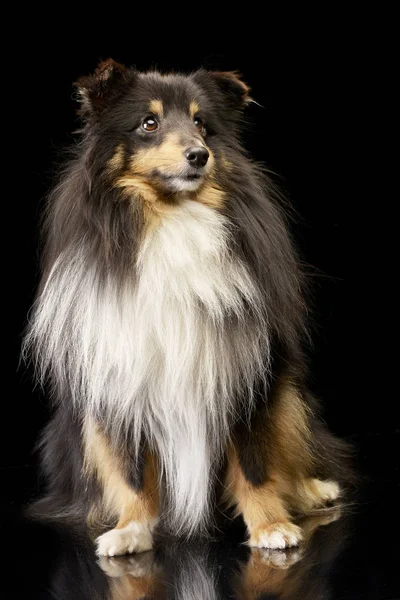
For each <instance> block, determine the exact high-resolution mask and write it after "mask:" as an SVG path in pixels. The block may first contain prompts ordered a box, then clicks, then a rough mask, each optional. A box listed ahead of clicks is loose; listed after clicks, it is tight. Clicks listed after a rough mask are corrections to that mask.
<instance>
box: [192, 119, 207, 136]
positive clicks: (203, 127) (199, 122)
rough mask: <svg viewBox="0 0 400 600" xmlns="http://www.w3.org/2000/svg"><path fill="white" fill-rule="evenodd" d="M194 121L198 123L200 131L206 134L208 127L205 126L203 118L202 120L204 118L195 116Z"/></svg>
mask: <svg viewBox="0 0 400 600" xmlns="http://www.w3.org/2000/svg"><path fill="white" fill-rule="evenodd" d="M193 123H194V124H195V125H196V127H197V129H198V130H199V131H200V133H201V134H202V135H204V134H205V132H206V128H205V126H204V123H203V120H202V119H200V117H195V118H194V119H193Z"/></svg>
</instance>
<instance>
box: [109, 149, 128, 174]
mask: <svg viewBox="0 0 400 600" xmlns="http://www.w3.org/2000/svg"><path fill="white" fill-rule="evenodd" d="M124 160H125V149H124V145H123V144H119V146H117V149H116V150H115V152H114V155H113V157H112V158H110V160H109V161H108V166H109V168H110V170H111V171H117V170H119V169H122V167H123V166H124Z"/></svg>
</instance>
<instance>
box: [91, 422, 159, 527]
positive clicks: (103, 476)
mask: <svg viewBox="0 0 400 600" xmlns="http://www.w3.org/2000/svg"><path fill="white" fill-rule="evenodd" d="M84 448H85V449H84V456H85V459H84V470H85V472H86V473H87V474H88V475H89V474H92V475H95V476H96V478H97V480H98V482H99V483H100V485H101V487H102V490H103V495H102V503H101V504H102V505H101V508H100V510H99V509H96V508H95V507H92V510H91V512H90V514H89V517H88V520H89V521H91V522H93V521H98V520H100V522H101V521H102V520H103V518H105V520H106V521H107V520H109V519H110V518H112V519H118V524H117V527H124V526H125V525H126V524H127V523H128V522H129V521H132V520H136V521H147V520H149V519H153V518H155V516H156V515H157V511H158V492H157V476H156V467H155V461H154V458H153V457H152V456H151V455H150V454H149V455H148V456H147V460H146V467H145V473H144V485H143V489H142V490H141V491H140V492H135V490H133V489H132V488H131V487H130V486H129V485H128V483H127V481H126V479H125V477H124V470H123V465H122V461H121V459H120V458H119V457H118V456H117V455H116V454H115V453H114V452H113V451H112V449H111V447H110V444H109V442H108V440H107V437H106V436H105V434H104V433H103V432H102V431H101V430H100V429H99V427H98V426H97V425H96V424H95V423H94V422H93V421H89V420H88V421H87V422H86V424H85V426H84Z"/></svg>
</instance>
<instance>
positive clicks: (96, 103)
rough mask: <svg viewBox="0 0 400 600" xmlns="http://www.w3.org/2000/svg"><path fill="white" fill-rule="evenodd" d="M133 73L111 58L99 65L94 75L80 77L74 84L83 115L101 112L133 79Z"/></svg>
mask: <svg viewBox="0 0 400 600" xmlns="http://www.w3.org/2000/svg"><path fill="white" fill-rule="evenodd" d="M133 73H134V72H133V71H132V70H131V69H128V68H127V67H125V66H124V65H121V64H120V63H117V62H115V61H114V60H113V59H112V58H109V59H107V60H105V61H103V62H101V63H100V64H99V65H98V67H97V69H96V71H95V72H94V74H93V75H87V76H86V77H80V78H79V79H78V81H76V82H75V83H74V86H75V87H76V88H77V92H78V100H79V102H80V103H81V105H82V106H81V110H80V114H81V116H82V117H83V118H86V119H88V118H90V117H91V116H92V117H93V116H97V115H99V114H101V113H102V112H103V111H104V110H105V109H106V108H107V106H109V104H110V103H111V102H112V101H113V100H114V99H115V98H117V97H118V96H119V95H120V94H121V93H122V92H123V90H124V89H125V87H126V86H127V84H128V82H130V81H131V80H132V76H133Z"/></svg>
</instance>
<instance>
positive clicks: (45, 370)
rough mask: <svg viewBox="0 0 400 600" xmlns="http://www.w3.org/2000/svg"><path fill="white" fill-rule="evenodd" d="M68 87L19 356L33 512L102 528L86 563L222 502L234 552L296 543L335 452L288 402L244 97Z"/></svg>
mask: <svg viewBox="0 0 400 600" xmlns="http://www.w3.org/2000/svg"><path fill="white" fill-rule="evenodd" d="M76 85H77V90H78V96H79V100H80V102H81V109H80V114H81V118H82V120H83V123H84V126H83V130H82V131H81V134H82V136H81V139H80V141H79V143H78V144H77V146H76V148H75V149H74V155H73V157H72V159H71V160H70V161H69V162H68V163H67V165H66V167H65V170H64V172H63V174H62V176H61V178H60V181H59V183H58V185H57V186H56V188H55V189H54V191H53V192H52V194H51V195H50V198H49V201H48V205H47V211H46V215H45V228H44V229H45V246H44V251H43V275H42V280H41V283H40V287H39V291H38V296H37V300H36V302H35V305H34V307H33V309H32V313H31V318H30V322H29V327H28V331H27V335H26V338H25V343H24V352H25V354H27V355H30V356H31V357H32V358H33V360H34V363H35V365H36V369H37V373H38V378H39V380H40V381H41V382H42V383H44V382H47V383H49V385H50V389H51V394H52V398H53V400H54V415H53V418H52V420H51V422H50V423H49V424H48V426H47V428H46V430H45V432H44V435H43V437H42V441H41V448H42V459H43V467H44V473H45V475H46V476H47V480H48V494H47V499H46V500H43V501H42V509H43V511H45V512H47V511H48V512H49V513H50V512H51V514H52V515H53V516H56V517H59V518H64V519H67V520H68V519H69V520H71V521H74V522H75V521H77V520H78V521H86V522H87V523H88V524H89V526H101V527H104V528H108V529H109V530H108V531H106V532H105V533H103V534H102V535H100V537H98V538H97V552H98V554H100V555H108V556H113V555H118V554H124V553H129V552H140V551H144V550H148V549H149V548H151V546H152V538H153V531H154V528H155V527H156V525H158V526H159V527H160V530H163V531H165V532H166V533H169V534H172V535H177V536H184V537H186V538H188V537H191V536H194V535H199V534H200V535H201V534H202V533H203V534H204V533H205V532H206V531H207V530H208V528H209V526H210V524H212V522H213V508H215V507H216V506H217V504H219V505H220V506H222V505H223V503H224V504H225V506H228V507H234V508H235V511H236V514H237V515H242V516H243V519H244V522H245V524H246V526H247V530H248V543H249V544H250V545H251V546H257V547H265V548H285V547H288V546H295V545H297V544H299V542H300V541H301V539H302V531H301V528H300V527H299V526H297V525H296V524H295V523H294V521H293V519H294V517H295V515H296V514H304V513H309V512H311V511H313V510H315V509H316V508H318V507H322V506H324V505H325V504H326V503H329V502H333V501H335V500H336V499H337V498H338V497H339V495H340V494H341V489H340V486H339V483H340V477H341V474H340V467H341V463H342V454H343V452H342V451H343V447H344V445H343V444H342V442H340V441H339V440H337V439H336V438H334V437H333V436H332V435H331V434H330V433H328V432H327V431H326V429H325V427H324V426H323V425H322V423H321V421H320V420H319V418H318V411H317V405H316V402H315V400H314V399H313V398H312V397H311V395H310V394H309V392H308V391H307V389H306V365H305V357H304V345H305V340H306V338H307V329H306V325H305V323H306V315H307V306H306V303H305V300H304V295H303V288H304V283H303V275H302V273H301V268H300V266H299V260H298V257H297V255H296V252H295V250H294V247H293V245H292V242H291V239H290V235H289V233H288V226H287V223H286V217H285V215H284V212H283V208H282V206H281V204H282V203H281V201H280V199H279V195H278V194H277V193H276V191H275V190H274V187H273V185H272V184H271V182H270V181H269V179H268V178H267V176H266V175H265V174H264V172H263V169H262V168H260V167H259V166H258V165H256V164H255V163H254V162H252V161H251V159H250V158H249V156H248V155H247V153H246V152H245V150H244V149H243V147H242V145H241V142H240V129H241V127H240V126H241V122H242V120H243V119H242V116H243V110H244V108H245V106H246V104H247V103H248V102H249V88H248V87H247V85H245V83H243V82H242V81H241V79H240V78H239V76H238V75H237V74H236V73H232V72H208V71H206V70H198V71H196V72H194V73H192V74H190V75H182V74H167V75H165V74H161V73H158V72H155V71H152V72H147V73H140V72H138V71H136V70H135V69H132V68H126V67H124V66H122V65H120V64H118V63H116V62H114V61H112V60H107V61H105V62H102V63H101V64H100V65H99V66H98V68H97V70H96V71H95V73H94V75H91V76H88V77H83V78H81V79H80V80H79V81H78V82H77V84H76ZM39 504H40V503H39Z"/></svg>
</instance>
